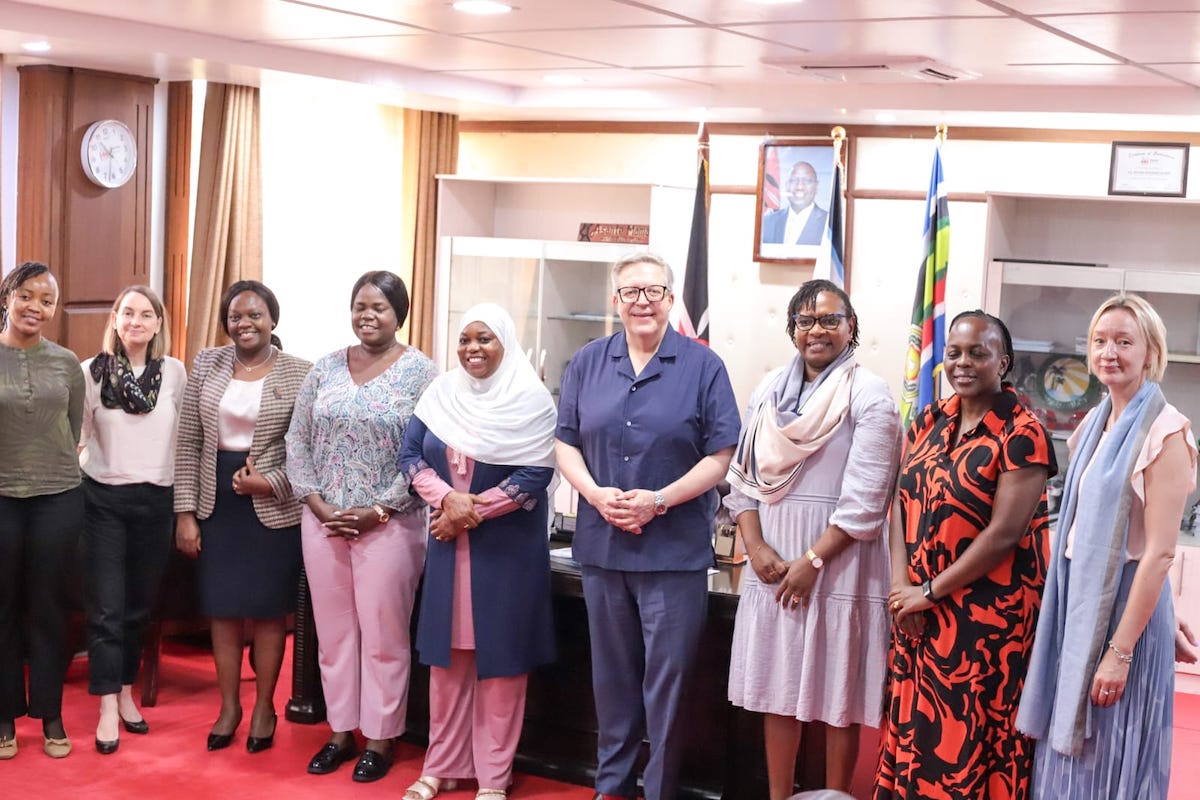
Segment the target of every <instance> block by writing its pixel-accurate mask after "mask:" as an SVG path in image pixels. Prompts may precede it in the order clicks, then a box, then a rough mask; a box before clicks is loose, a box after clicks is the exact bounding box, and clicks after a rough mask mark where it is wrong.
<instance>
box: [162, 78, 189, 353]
mask: <svg viewBox="0 0 1200 800" xmlns="http://www.w3.org/2000/svg"><path fill="white" fill-rule="evenodd" d="M166 133H167V159H166V162H167V163H166V165H165V167H166V186H167V190H166V195H167V196H166V209H165V218H166V220H165V225H164V229H165V230H164V233H163V304H164V305H165V306H166V310H167V319H168V320H170V324H171V351H172V355H174V356H175V357H176V358H178V359H180V360H182V361H185V362H186V361H187V353H185V352H184V351H185V349H186V344H187V298H188V234H189V232H188V220H189V218H190V216H191V182H192V82H191V81H171V82H170V83H169V84H167V131H166Z"/></svg>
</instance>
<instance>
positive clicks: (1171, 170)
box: [1108, 142, 1191, 197]
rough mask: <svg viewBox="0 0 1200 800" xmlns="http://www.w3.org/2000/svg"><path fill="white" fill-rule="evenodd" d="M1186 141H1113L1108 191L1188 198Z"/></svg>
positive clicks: (1187, 145)
mask: <svg viewBox="0 0 1200 800" xmlns="http://www.w3.org/2000/svg"><path fill="white" fill-rule="evenodd" d="M1190 151H1191V145H1190V144H1187V143H1186V142H1183V143H1177V142H1113V143H1112V160H1111V162H1110V164H1109V169H1108V193H1109V194H1112V195H1134V196H1140V197H1186V196H1187V171H1188V154H1189V153H1190Z"/></svg>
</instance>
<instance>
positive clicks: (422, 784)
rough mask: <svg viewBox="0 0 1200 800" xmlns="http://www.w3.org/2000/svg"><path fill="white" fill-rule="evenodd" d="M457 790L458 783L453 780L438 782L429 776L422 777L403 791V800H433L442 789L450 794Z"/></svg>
mask: <svg viewBox="0 0 1200 800" xmlns="http://www.w3.org/2000/svg"><path fill="white" fill-rule="evenodd" d="M457 788H458V781H456V780H454V779H453V778H447V779H446V780H438V779H437V778H434V777H432V776H430V775H422V776H421V777H419V778H417V779H416V780H415V781H414V782H413V785H412V786H410V787H408V788H407V789H405V790H404V800H433V798H435V797H437V796H438V794H440V793H441V791H442V790H443V789H445V790H446V791H448V792H452V791H454V790H455V789H457Z"/></svg>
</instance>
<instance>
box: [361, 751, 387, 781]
mask: <svg viewBox="0 0 1200 800" xmlns="http://www.w3.org/2000/svg"><path fill="white" fill-rule="evenodd" d="M391 768H392V757H391V756H390V755H387V754H385V753H377V752H375V751H374V750H363V751H362V755H361V756H359V757H358V763H357V764H355V765H354V780H356V781H358V782H359V783H372V782H374V781H377V780H379V779H380V778H382V777H383V776H385V775H387V774H388V770H389V769H391Z"/></svg>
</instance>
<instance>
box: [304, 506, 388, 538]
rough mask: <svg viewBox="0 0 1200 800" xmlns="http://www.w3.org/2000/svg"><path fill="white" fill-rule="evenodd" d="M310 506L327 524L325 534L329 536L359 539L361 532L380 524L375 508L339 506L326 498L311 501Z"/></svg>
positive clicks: (324, 523)
mask: <svg viewBox="0 0 1200 800" xmlns="http://www.w3.org/2000/svg"><path fill="white" fill-rule="evenodd" d="M308 507H309V508H310V509H312V512H313V514H315V515H316V516H317V519H319V520H320V521H321V524H322V525H324V526H325V536H326V537H329V538H332V537H334V536H340V537H342V538H343V539H357V538H358V537H359V534H362V533H365V532H367V531H369V530H371V529H372V528H374V527H376V526H377V525H379V524H380V522H379V514H378V513H376V511H375V509H374V508H360V507H357V506H355V507H353V508H338V507H337V506H334V505H330V504H329V503H326V502H325V501H324V500H315V501H310V502H309V503H308Z"/></svg>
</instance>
